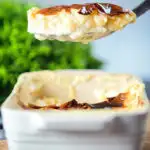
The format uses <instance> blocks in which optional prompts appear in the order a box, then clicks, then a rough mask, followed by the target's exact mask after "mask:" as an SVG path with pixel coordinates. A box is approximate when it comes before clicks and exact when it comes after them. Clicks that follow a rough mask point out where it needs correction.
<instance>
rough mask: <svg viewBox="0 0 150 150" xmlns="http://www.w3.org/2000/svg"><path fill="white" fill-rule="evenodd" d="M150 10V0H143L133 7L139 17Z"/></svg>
mask: <svg viewBox="0 0 150 150" xmlns="http://www.w3.org/2000/svg"><path fill="white" fill-rule="evenodd" d="M148 10H150V0H145V1H144V2H142V3H141V4H140V5H139V6H137V7H136V8H134V9H133V12H134V13H135V14H136V15H137V17H140V16H141V15H143V14H144V13H145V12H147V11H148Z"/></svg>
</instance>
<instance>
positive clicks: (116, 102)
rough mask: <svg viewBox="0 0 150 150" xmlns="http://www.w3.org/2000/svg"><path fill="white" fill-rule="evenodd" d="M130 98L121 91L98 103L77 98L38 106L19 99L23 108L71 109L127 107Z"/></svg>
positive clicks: (140, 101)
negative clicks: (88, 102)
mask: <svg viewBox="0 0 150 150" xmlns="http://www.w3.org/2000/svg"><path fill="white" fill-rule="evenodd" d="M127 99H128V93H121V94H119V95H118V96H116V97H113V98H108V99H107V100H106V101H104V102H101V103H98V104H87V103H82V104H80V103H78V102H77V101H76V100H75V99H74V100H71V101H69V102H67V103H64V104H62V105H61V106H59V107H58V106H54V105H49V106H43V107H42V106H36V105H33V104H28V105H27V106H26V105H25V104H23V102H21V101H20V100H19V101H18V104H19V106H21V107H22V108H23V109H35V110H50V109H55V110H70V109H100V108H126V107H127V106H125V104H124V103H125V101H126V100H127ZM143 104H144V103H143V101H142V100H140V99H139V104H138V105H139V106H140V105H143Z"/></svg>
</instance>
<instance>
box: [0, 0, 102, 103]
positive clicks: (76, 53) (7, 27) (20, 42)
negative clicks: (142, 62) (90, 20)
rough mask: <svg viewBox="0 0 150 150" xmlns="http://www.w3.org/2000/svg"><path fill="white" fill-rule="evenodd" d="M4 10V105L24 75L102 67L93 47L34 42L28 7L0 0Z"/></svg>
mask: <svg viewBox="0 0 150 150" xmlns="http://www.w3.org/2000/svg"><path fill="white" fill-rule="evenodd" d="M0 7H1V8H0V96H1V98H0V103H1V102H3V100H4V97H5V96H8V94H9V93H10V92H11V90H12V88H13V86H14V84H15V82H16V79H17V77H18V75H19V74H21V73H23V72H28V71H36V70H42V69H52V70H54V69H70V68H72V69H88V68H89V69H96V68H100V67H101V66H102V64H103V63H102V62H101V61H99V60H97V59H95V58H94V57H93V56H92V55H91V46H90V45H83V44H80V43H70V42H59V41H44V42H41V41H38V40H36V39H34V37H33V35H30V34H29V33H28V32H27V16H26V12H27V10H28V8H30V7H31V6H29V5H28V4H21V3H17V2H12V1H10V0H9V1H8V0H0Z"/></svg>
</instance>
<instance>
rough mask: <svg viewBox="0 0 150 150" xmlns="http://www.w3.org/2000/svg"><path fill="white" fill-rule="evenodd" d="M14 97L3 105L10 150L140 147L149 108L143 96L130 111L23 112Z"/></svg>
mask: <svg viewBox="0 0 150 150" xmlns="http://www.w3.org/2000/svg"><path fill="white" fill-rule="evenodd" d="M84 72H86V71H84ZM94 73H102V72H99V71H94ZM24 82H25V81H24ZM19 84H20V83H19ZM19 84H17V85H16V86H15V89H16V88H18V87H19V86H20V85H19ZM17 96H18V95H17V92H16V90H13V92H12V93H11V95H10V96H9V97H8V98H7V100H6V101H5V103H4V104H3V105H2V117H3V123H4V129H5V132H6V137H7V139H8V146H9V149H10V150H62V149H65V150H71V149H72V150H76V149H78V150H83V149H84V150H139V149H140V147H141V141H142V140H141V139H142V136H143V134H144V131H145V121H146V117H147V114H148V109H149V103H148V100H147V97H146V96H145V104H144V105H143V107H140V108H137V109H133V110H130V111H127V110H125V109H122V110H119V111H112V110H106V109H105V110H104V109H99V110H98V109H97V110H88V111H87V110H86V111H83V110H82V111H81V110H80V111H79V110H76V111H71V110H70V111H55V110H49V111H35V110H23V109H21V108H20V107H19V106H18V104H17V103H16V101H17Z"/></svg>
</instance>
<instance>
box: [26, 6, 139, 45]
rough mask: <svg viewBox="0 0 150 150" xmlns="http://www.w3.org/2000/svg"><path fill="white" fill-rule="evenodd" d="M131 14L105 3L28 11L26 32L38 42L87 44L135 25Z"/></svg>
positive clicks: (134, 16) (133, 15)
mask: <svg viewBox="0 0 150 150" xmlns="http://www.w3.org/2000/svg"><path fill="white" fill-rule="evenodd" d="M135 20H136V15H135V13H134V12H132V11H130V10H128V9H123V8H122V7H120V6H117V5H113V4H109V3H87V4H73V5H61V6H54V7H49V8H43V9H40V8H35V7H33V8H31V9H30V10H28V32H30V33H32V34H34V35H35V38H37V39H39V40H46V39H49V40H59V41H72V42H81V43H88V42H90V41H93V40H96V39H99V38H101V37H103V36H105V35H107V34H109V33H111V32H114V31H117V30H121V29H123V28H124V27H125V26H126V25H128V24H130V23H133V22H135Z"/></svg>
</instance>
